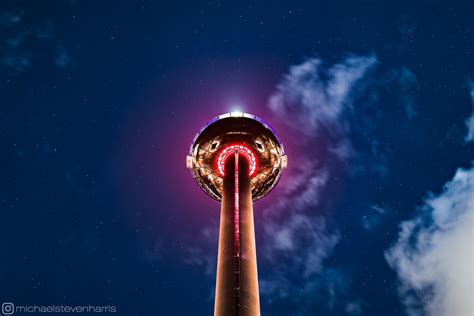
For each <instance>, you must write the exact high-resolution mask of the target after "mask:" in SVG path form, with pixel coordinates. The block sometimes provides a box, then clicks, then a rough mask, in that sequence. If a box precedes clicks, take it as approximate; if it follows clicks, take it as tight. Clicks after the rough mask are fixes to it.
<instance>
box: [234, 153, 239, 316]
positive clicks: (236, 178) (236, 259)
mask: <svg viewBox="0 0 474 316" xmlns="http://www.w3.org/2000/svg"><path fill="white" fill-rule="evenodd" d="M234 160H235V168H234V169H235V170H234V276H235V288H234V290H235V311H236V315H240V205H239V204H240V199H239V150H238V149H235V159H234Z"/></svg>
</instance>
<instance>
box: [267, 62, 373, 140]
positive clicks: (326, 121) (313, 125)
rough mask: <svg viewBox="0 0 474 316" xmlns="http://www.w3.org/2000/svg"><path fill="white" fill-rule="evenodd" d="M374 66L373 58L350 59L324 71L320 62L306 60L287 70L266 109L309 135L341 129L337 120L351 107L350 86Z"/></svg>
mask: <svg viewBox="0 0 474 316" xmlns="http://www.w3.org/2000/svg"><path fill="white" fill-rule="evenodd" d="M375 64H376V58H375V57H374V56H368V57H364V56H351V57H348V58H346V59H345V60H344V61H343V62H341V63H339V64H336V65H334V66H332V67H331V68H329V69H327V68H325V67H323V62H322V61H321V60H320V59H317V58H311V59H308V60H306V61H305V62H303V63H302V64H300V65H296V66H292V67H290V70H289V73H288V74H287V75H286V76H285V77H284V79H283V81H282V82H281V83H280V84H279V85H278V86H277V91H276V93H274V94H273V95H272V96H271V98H270V102H269V106H270V108H271V109H272V110H273V111H274V113H276V114H277V116H278V117H279V118H281V119H282V121H283V122H286V123H287V124H289V125H290V126H292V127H294V128H297V129H299V130H300V131H301V132H303V133H306V134H309V135H314V132H315V131H316V130H317V129H318V128H321V127H325V128H331V129H334V128H336V129H337V130H340V129H344V128H345V126H344V124H341V123H342V122H341V121H340V118H341V115H343V113H344V110H345V109H346V108H347V107H350V106H351V102H352V99H351V92H352V91H353V88H354V85H355V84H356V82H357V81H358V80H360V79H361V78H362V77H364V75H365V74H366V73H367V71H368V70H369V69H370V68H371V67H373V66H374V65H375ZM289 117H291V120H289V119H288V118H289Z"/></svg>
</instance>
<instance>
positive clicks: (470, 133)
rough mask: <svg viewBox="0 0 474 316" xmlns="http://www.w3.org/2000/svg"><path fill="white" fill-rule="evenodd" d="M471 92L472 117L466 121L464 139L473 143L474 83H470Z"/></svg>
mask: <svg viewBox="0 0 474 316" xmlns="http://www.w3.org/2000/svg"><path fill="white" fill-rule="evenodd" d="M469 90H470V93H471V103H472V107H473V110H472V115H471V116H470V117H468V118H467V119H466V121H465V124H466V128H467V134H466V136H465V138H464V140H465V141H466V142H471V141H473V140H474V82H469Z"/></svg>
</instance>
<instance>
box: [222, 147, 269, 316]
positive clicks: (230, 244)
mask: <svg viewBox="0 0 474 316" xmlns="http://www.w3.org/2000/svg"><path fill="white" fill-rule="evenodd" d="M225 170H226V174H225V176H224V189H223V194H222V204H221V222H220V231H219V250H218V259H217V280H216V300H215V308H214V315H216V316H230V315H242V316H258V315H260V302H259V295H258V274H257V256H256V247H255V232H254V220H253V206H252V195H251V188H250V178H249V164H248V161H247V159H245V157H243V156H242V155H241V154H240V155H239V153H238V152H235V154H234V155H232V157H229V158H228V159H227V161H226V167H225Z"/></svg>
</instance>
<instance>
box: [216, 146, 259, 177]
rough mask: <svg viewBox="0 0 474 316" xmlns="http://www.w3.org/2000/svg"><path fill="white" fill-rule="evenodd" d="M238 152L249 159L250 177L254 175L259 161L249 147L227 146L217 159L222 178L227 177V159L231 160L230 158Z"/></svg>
mask: <svg viewBox="0 0 474 316" xmlns="http://www.w3.org/2000/svg"><path fill="white" fill-rule="evenodd" d="M236 151H237V152H239V153H241V154H242V155H243V156H245V158H247V160H248V161H249V168H250V171H249V175H253V174H254V173H255V170H256V168H257V159H256V158H255V155H254V154H253V152H252V151H251V150H250V149H249V148H248V147H247V146H244V145H240V144H236V145H230V146H227V147H225V148H224V149H223V150H222V151H221V152H220V154H219V156H218V157H217V169H218V170H219V174H220V175H221V176H224V175H225V162H226V161H227V158H229V156H230V155H231V154H232V153H234V152H236Z"/></svg>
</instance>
